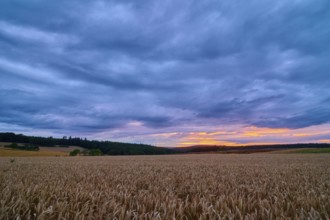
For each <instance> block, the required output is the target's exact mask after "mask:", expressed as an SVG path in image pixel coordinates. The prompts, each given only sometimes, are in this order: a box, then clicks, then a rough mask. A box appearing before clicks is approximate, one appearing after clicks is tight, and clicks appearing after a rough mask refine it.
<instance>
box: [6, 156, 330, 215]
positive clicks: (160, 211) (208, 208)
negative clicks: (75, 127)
mask: <svg viewBox="0 0 330 220" xmlns="http://www.w3.org/2000/svg"><path fill="white" fill-rule="evenodd" d="M0 194H1V196H0V219H329V216H330V155H326V154H324V155H309V154H306V155H301V154H299V155H298V154H278V155H276V154H250V155H218V154H210V155H206V154H204V155H172V156H134V157H133V156H132V157H129V156H118V157H110V156H107V157H105V156H104V157H53V158H50V157H49V158H41V157H38V158H32V157H31V158H15V159H9V158H0Z"/></svg>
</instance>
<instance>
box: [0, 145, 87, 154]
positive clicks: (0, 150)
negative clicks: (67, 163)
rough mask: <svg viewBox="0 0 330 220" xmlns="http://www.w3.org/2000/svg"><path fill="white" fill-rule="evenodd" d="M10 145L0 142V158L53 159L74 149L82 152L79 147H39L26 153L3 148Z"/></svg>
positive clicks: (25, 151)
mask: <svg viewBox="0 0 330 220" xmlns="http://www.w3.org/2000/svg"><path fill="white" fill-rule="evenodd" d="M9 144H10V143H6V142H0V157H55V156H69V152H70V151H72V150H74V149H79V150H83V148H81V147H76V146H70V147H42V146H41V147H39V148H40V150H39V151H27V150H18V149H10V148H5V147H4V146H5V145H9Z"/></svg>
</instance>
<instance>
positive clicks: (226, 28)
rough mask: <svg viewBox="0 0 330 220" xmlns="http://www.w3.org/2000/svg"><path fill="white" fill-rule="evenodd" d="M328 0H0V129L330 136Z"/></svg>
mask: <svg viewBox="0 0 330 220" xmlns="http://www.w3.org/2000/svg"><path fill="white" fill-rule="evenodd" d="M329 24H330V1H329V0H291V1H287V0H277V1H274V0H250V1H246V0H221V1H220V0H201V1H192V0H180V1H175V0H163V1H151V0H143V1H142V0H141V1H133V0H108V1H105V0H95V1H87V0H79V1H78V0H57V1H50V0H48V1H47V0H29V1H27V0H1V1H0V82H1V83H0V106H1V107H0V131H3V132H7V131H10V132H15V133H23V134H26V135H37V136H54V137H62V136H64V135H66V136H69V135H71V136H78V137H87V138H89V139H97V140H112V141H123V142H132V143H146V144H152V145H157V146H164V147H175V146H181V147H184V146H190V145H196V144H221V145H222V144H225V145H232V146H235V145H246V144H265V143H269V144H273V143H297V142H299V143H309V142H319V143H321V142H330V25H329Z"/></svg>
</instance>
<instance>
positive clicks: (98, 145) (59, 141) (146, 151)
mask: <svg viewBox="0 0 330 220" xmlns="http://www.w3.org/2000/svg"><path fill="white" fill-rule="evenodd" d="M0 142H12V143H24V144H33V145H37V146H47V147H55V146H59V147H69V146H79V147H82V148H86V149H89V150H93V149H94V150H96V149H99V150H100V151H101V152H102V154H106V155H156V154H171V153H174V151H173V150H171V149H168V148H161V147H155V146H152V145H147V144H132V143H121V142H112V141H96V140H88V139H86V138H79V137H71V136H69V137H67V136H63V137H62V138H54V137H36V136H26V135H23V134H15V133H11V132H5V133H0Z"/></svg>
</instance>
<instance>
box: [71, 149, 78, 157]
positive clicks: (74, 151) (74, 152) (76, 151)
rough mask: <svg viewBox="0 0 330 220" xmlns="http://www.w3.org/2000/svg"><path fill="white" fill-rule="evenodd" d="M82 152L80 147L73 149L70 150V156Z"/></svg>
mask: <svg viewBox="0 0 330 220" xmlns="http://www.w3.org/2000/svg"><path fill="white" fill-rule="evenodd" d="M79 153H80V150H79V149H74V150H73V151H71V152H70V156H77V155H78V154H79Z"/></svg>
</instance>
